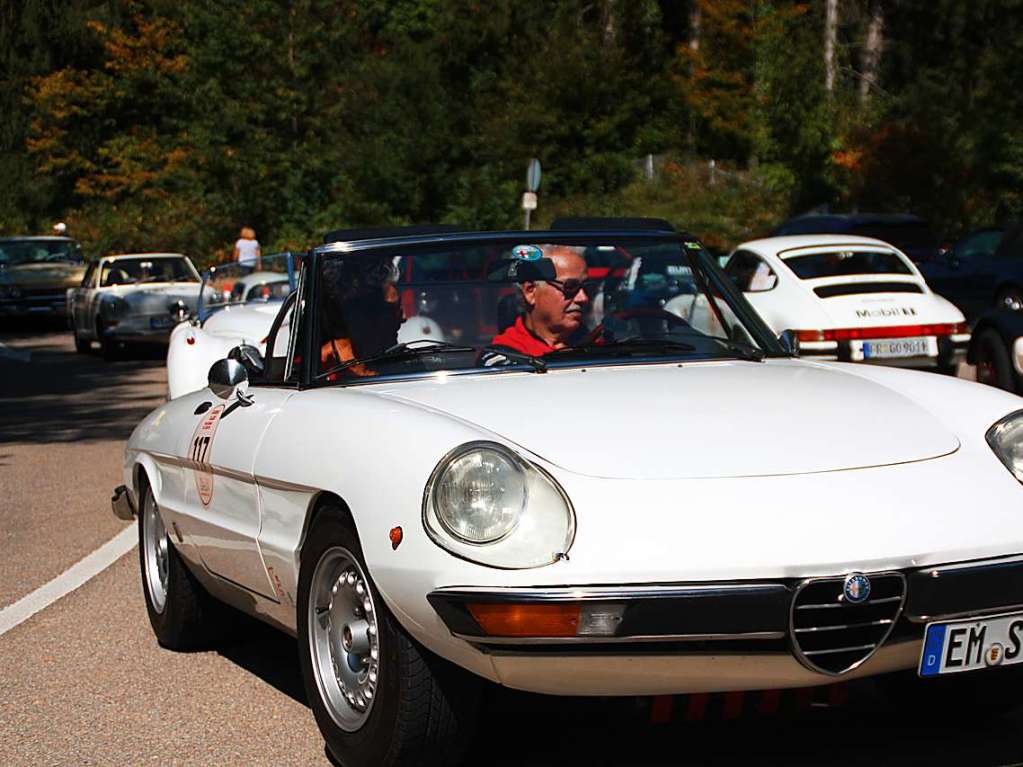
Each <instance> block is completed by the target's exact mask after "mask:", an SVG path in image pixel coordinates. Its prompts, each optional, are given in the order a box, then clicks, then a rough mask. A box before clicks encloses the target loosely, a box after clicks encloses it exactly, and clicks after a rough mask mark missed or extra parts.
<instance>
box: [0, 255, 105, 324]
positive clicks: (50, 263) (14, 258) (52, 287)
mask: <svg viewBox="0 0 1023 767" xmlns="http://www.w3.org/2000/svg"><path fill="white" fill-rule="evenodd" d="M84 273H85V260H84V259H83V257H82V246H81V245H79V244H78V243H77V242H76V241H75V240H72V239H71V238H70V237H0V317H31V316H44V317H45V316H51V317H63V316H64V315H65V312H66V307H67V304H66V300H65V296H66V294H67V290H68V288H70V287H74V286H75V285H77V284H78V283H79V282H81V280H82V275H83V274H84Z"/></svg>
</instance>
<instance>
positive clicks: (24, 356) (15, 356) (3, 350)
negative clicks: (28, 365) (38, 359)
mask: <svg viewBox="0 0 1023 767" xmlns="http://www.w3.org/2000/svg"><path fill="white" fill-rule="evenodd" d="M0 357H7V358H8V359H12V360H15V361H16V362H31V361H32V352H31V351H25V350H22V349H12V348H11V347H10V346H8V345H7V344H5V343H3V342H0Z"/></svg>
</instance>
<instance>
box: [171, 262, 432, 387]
mask: <svg viewBox="0 0 1023 767" xmlns="http://www.w3.org/2000/svg"><path fill="white" fill-rule="evenodd" d="M294 289H295V257H294V255H293V254H292V253H278V254H275V255H271V256H263V258H262V269H261V270H260V271H258V272H251V273H247V274H241V273H240V268H239V265H238V264H237V262H229V263H225V264H221V265H219V266H215V267H213V268H211V269H209V270H208V271H206V272H204V273H203V283H202V286H201V287H200V289H199V300H198V304H197V309H196V312H195V313H194V315H193V316H192V317H191V319H190V321H189V322H187V323H182V324H180V325H177V326H176V327H175V328H174V330H172V331H171V335H170V341H169V343H168V346H167V395H168V399H174V398H175V397H180V396H181V395H182V394H188V393H189V392H193V391H197V390H199V389H203V388H205V387H206V376H207V374H208V373H209V369H210V365H212V364H213V363H214V362H216V361H217V360H219V359H223V358H224V357H226V356H227V355H228V354H229V353H230V352H231V350H232V349H238V351H237V352H236V353H235V356H236V357H237V356H239V355H240V354H243V353H244V354H248V355H249V359H250V360H253V359H255V357H253V354H252V352H256V353H257V355H258V356H259V357H260V358H261V357H262V355H264V354H265V353H266V340H267V334H268V333H269V332H270V325H271V323H272V322H273V319H274V317H276V316H277V312H278V310H279V309H280V305H281V302H282V301H283V300H284V299H285V298H287V296H288V295H289V294H290V293H291V292H292V291H293V290H294ZM211 290H212V292H211ZM204 298H205V300H204ZM403 303H404V305H406V306H407V313H408V320H407V321H406V322H405V323H403V324H402V326H401V329H400V330H399V331H398V341H400V342H409V341H414V340H417V339H420V338H422V339H429V340H436V341H444V340H445V337H444V332H443V330H441V328H440V326H439V325H438V324H437V323H436V322H435V321H434V320H432V319H431V318H430V317H429V316H428V315H425V314H423V312H422V311H417V309H430V308H433V307H434V305H435V303H436V302H435V301H431V300H430V298H429V294H428V292H426V291H418V292H413V291H407V292H406V295H405V296H404V297H403ZM247 347H251V349H249V348H247Z"/></svg>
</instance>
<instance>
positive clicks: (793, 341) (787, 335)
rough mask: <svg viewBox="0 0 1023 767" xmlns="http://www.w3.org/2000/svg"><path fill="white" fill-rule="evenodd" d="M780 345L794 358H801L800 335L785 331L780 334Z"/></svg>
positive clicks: (793, 331) (792, 331)
mask: <svg viewBox="0 0 1023 767" xmlns="http://www.w3.org/2000/svg"><path fill="white" fill-rule="evenodd" d="M778 343H780V344H781V346H782V348H783V349H784V350H785V351H786V352H788V353H789V354H791V355H792V356H793V357H798V356H799V333H797V332H796V331H795V330H783V331H782V332H781V333H779V334H778Z"/></svg>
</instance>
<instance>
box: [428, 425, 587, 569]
mask: <svg viewBox="0 0 1023 767" xmlns="http://www.w3.org/2000/svg"><path fill="white" fill-rule="evenodd" d="M423 524H424V525H425V526H426V530H427V532H428V533H429V535H430V537H431V538H432V539H433V540H434V541H435V542H436V543H437V544H438V545H440V546H441V547H443V548H445V549H447V550H448V551H450V552H451V553H452V554H456V555H458V556H460V557H462V558H464V559H468V560H471V561H473V562H478V563H480V564H484V565H490V566H492V567H503V568H510V569H518V568H526V567H539V566H541V565H547V564H551V563H552V562H556V561H557V560H558V559H560V558H562V557H563V556H565V555H566V554H567V552H568V549H569V547H570V546H571V545H572V539H573V538H574V537H575V514H574V513H573V511H572V507H571V504H570V503H569V501H568V497H567V496H566V495H565V493H564V491H563V490H562V489H561V487H559V486H558V484H557V483H556V482H555V481H554V479H553V478H552V477H550V476H549V475H548V474H547V473H546V472H545V471H543V470H542V469H540V468H538V467H537V466H534V465H533V464H532V463H530V462H528V461H526V460H525V459H523V458H522V457H521V456H519V455H517V454H516V453H514V452H513V451H511V450H509V449H508V448H506V447H504V446H503V445H499V444H497V443H495V442H470V443H468V444H465V445H462V446H460V447H458V448H456V449H455V450H453V451H452V452H450V453H449V454H448V455H446V456H445V457H444V458H443V459H442V460H441V462H440V463H439V464H437V468H435V469H434V471H433V474H432V475H431V477H430V481H429V482H428V483H427V485H426V492H425V493H424V496H423Z"/></svg>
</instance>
